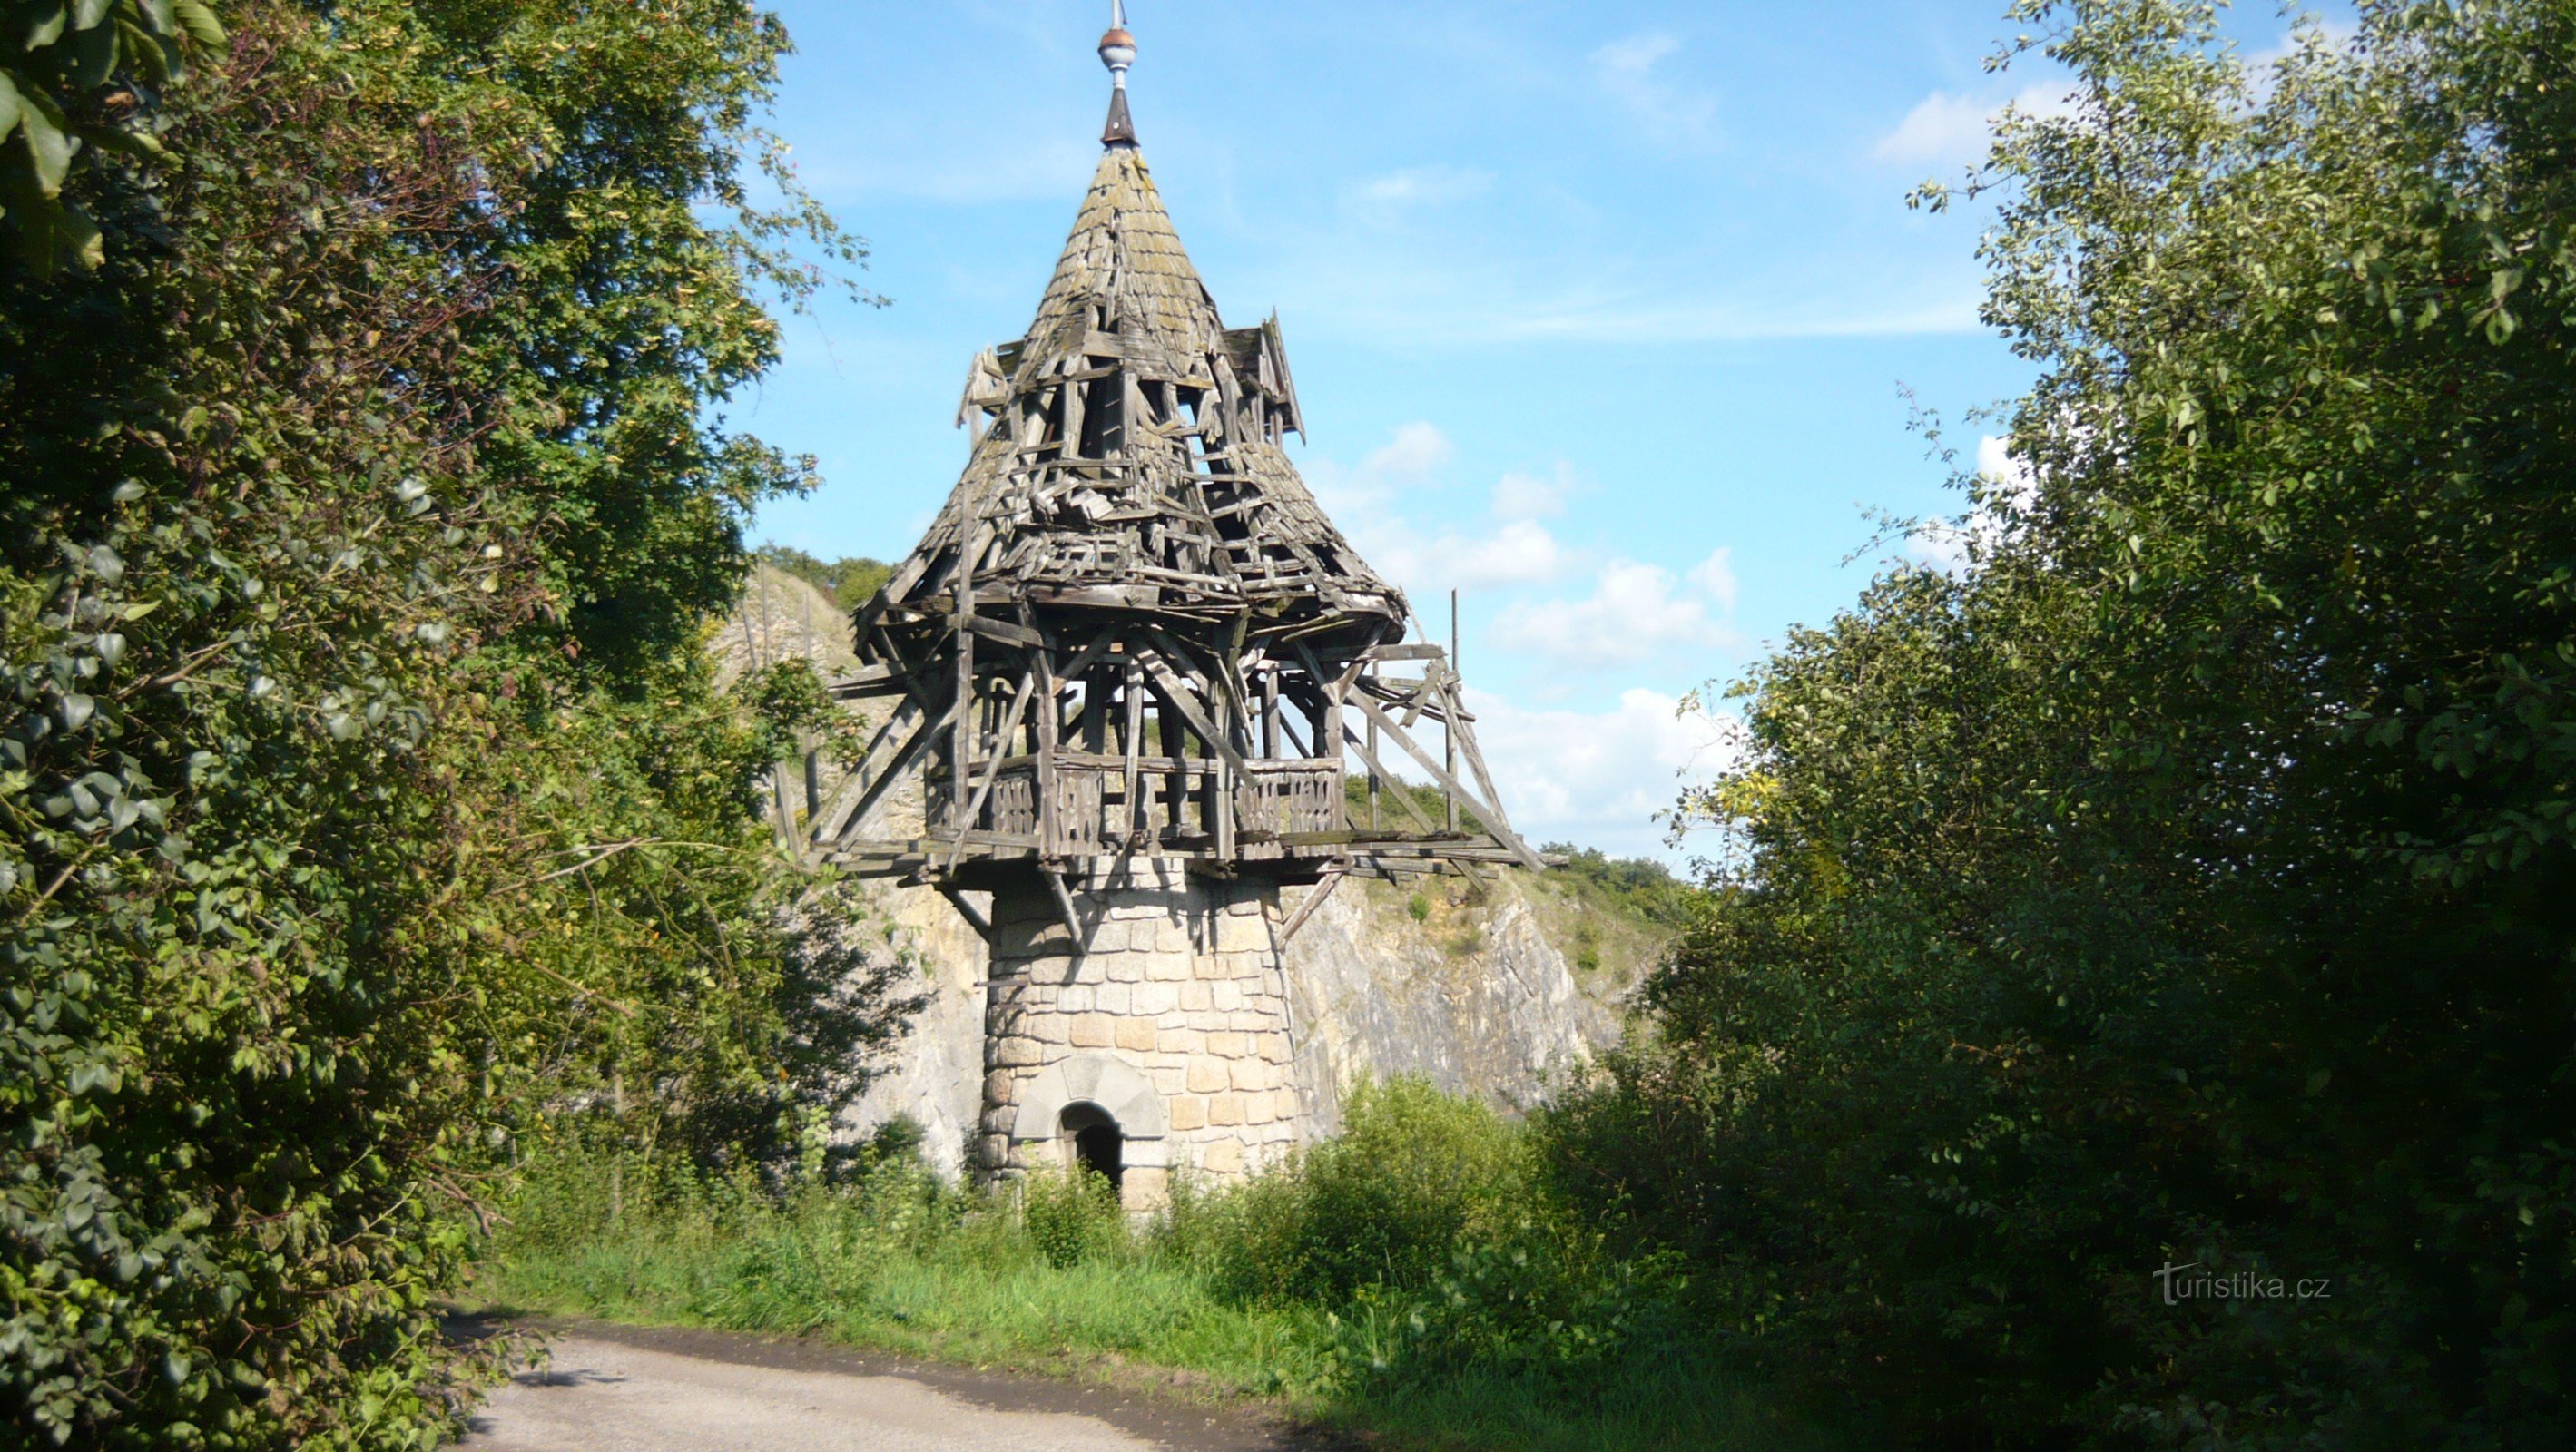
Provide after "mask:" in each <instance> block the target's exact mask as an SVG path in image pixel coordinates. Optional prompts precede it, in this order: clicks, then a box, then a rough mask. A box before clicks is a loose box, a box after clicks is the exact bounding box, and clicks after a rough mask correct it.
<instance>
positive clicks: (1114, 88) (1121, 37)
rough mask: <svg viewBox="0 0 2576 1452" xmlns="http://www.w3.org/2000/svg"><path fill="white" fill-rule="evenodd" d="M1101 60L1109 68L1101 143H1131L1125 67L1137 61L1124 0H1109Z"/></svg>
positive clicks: (1133, 140) (1133, 129) (1132, 125)
mask: <svg viewBox="0 0 2576 1452" xmlns="http://www.w3.org/2000/svg"><path fill="white" fill-rule="evenodd" d="M1100 63H1101V64H1102V65H1104V66H1107V67H1109V124H1108V125H1107V126H1106V127H1104V128H1102V130H1101V133H1100V142H1101V144H1102V145H1103V146H1120V145H1125V146H1133V145H1135V144H1136V126H1135V123H1134V122H1132V121H1130V120H1129V119H1128V117H1127V68H1128V67H1129V66H1132V65H1134V64H1135V63H1136V37H1134V36H1132V35H1129V34H1128V33H1127V6H1126V4H1125V0H1109V33H1108V34H1106V35H1104V36H1102V37H1100Z"/></svg>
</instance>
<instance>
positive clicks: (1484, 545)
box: [1305, 422, 1575, 600]
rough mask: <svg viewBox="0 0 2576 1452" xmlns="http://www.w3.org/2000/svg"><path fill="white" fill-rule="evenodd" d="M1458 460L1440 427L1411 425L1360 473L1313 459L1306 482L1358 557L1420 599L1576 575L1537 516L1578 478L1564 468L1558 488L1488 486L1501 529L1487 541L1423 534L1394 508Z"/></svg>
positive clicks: (1526, 483) (1511, 483) (1436, 481)
mask: <svg viewBox="0 0 2576 1452" xmlns="http://www.w3.org/2000/svg"><path fill="white" fill-rule="evenodd" d="M1457 454H1458V450H1457V446H1456V445H1455V444H1453V443H1451V442H1450V439H1449V436H1448V435H1447V434H1445V433H1443V432H1441V430H1440V428H1439V426H1438V425H1436V424H1431V423H1424V422H1416V423H1409V424H1406V425H1404V426H1403V427H1401V428H1399V429H1397V430H1396V431H1395V437H1394V438H1393V439H1391V440H1389V441H1388V442H1387V443H1386V444H1384V445H1382V446H1381V447H1379V448H1377V449H1374V450H1372V451H1370V453H1369V454H1368V456H1367V457H1365V458H1363V459H1361V460H1360V462H1359V465H1358V467H1356V468H1351V469H1344V468H1342V467H1340V466H1339V465H1337V464H1335V463H1334V462H1333V461H1332V460H1331V459H1329V458H1317V459H1313V460H1310V461H1308V463H1307V465H1306V468H1305V474H1306V478H1307V482H1308V483H1309V484H1310V485H1311V486H1312V487H1313V489H1314V491H1315V497H1316V499H1317V500H1318V501H1319V502H1320V503H1322V504H1323V506H1324V511H1325V513H1326V514H1328V515H1330V516H1331V517H1332V520H1333V522H1334V524H1336V525H1338V526H1339V527H1340V528H1341V531H1342V533H1343V534H1344V535H1345V536H1347V537H1348V538H1349V539H1350V541H1351V543H1352V544H1353V545H1354V546H1356V547H1357V548H1358V550H1359V552H1360V558H1362V559H1364V560H1366V561H1368V562H1369V564H1370V565H1371V566H1372V567H1373V568H1375V569H1376V570H1377V572H1378V573H1379V574H1381V575H1383V576H1385V577H1386V578H1387V579H1389V580H1392V581H1394V582H1395V584H1396V585H1398V586H1399V587H1401V588H1402V589H1404V590H1405V591H1407V592H1408V593H1410V594H1414V595H1417V596H1420V597H1422V598H1424V599H1426V600H1427V599H1429V598H1431V597H1433V596H1436V595H1439V594H1443V593H1446V592H1447V591H1449V590H1451V589H1490V588H1495V587H1500V586H1515V585H1539V584H1545V583H1547V582H1548V581H1551V580H1555V579H1559V578H1562V577H1563V576H1564V575H1565V573H1566V572H1567V571H1568V570H1570V569H1572V568H1573V567H1574V564H1575V556H1574V553H1573V551H1571V550H1569V549H1567V548H1566V547H1565V545H1564V544H1563V543H1562V542H1561V541H1559V540H1558V539H1557V538H1556V536H1555V535H1554V534H1552V533H1550V532H1549V531H1548V529H1547V527H1546V526H1544V525H1542V524H1540V523H1538V522H1537V520H1536V518H1535V517H1534V516H1535V515H1538V514H1542V513H1549V512H1552V511H1551V510H1548V509H1546V508H1544V507H1541V506H1543V505H1544V504H1545V502H1546V501H1545V499H1543V498H1541V497H1540V496H1541V495H1542V494H1543V493H1545V492H1546V491H1549V490H1561V489H1563V488H1570V487H1572V481H1573V480H1574V477H1575V476H1574V474H1573V471H1572V470H1571V469H1570V468H1566V467H1564V466H1560V467H1559V470H1558V482H1557V483H1555V484H1545V483H1543V481H1537V480H1532V479H1529V478H1528V477H1527V476H1523V475H1506V476H1504V479H1503V482H1502V483H1500V484H1497V485H1495V486H1494V497H1495V508H1494V515H1495V517H1496V519H1497V520H1498V521H1499V523H1498V524H1497V525H1496V527H1495V529H1494V530H1493V532H1492V533H1490V534H1479V533H1462V532H1461V531H1459V530H1458V529H1456V528H1454V527H1448V528H1442V529H1439V530H1436V531H1435V530H1426V529H1424V528H1422V527H1420V526H1419V525H1416V524H1415V523H1414V522H1413V521H1412V520H1410V519H1409V518H1407V517H1406V516H1405V515H1404V514H1403V513H1402V512H1401V508H1400V501H1401V500H1402V497H1403V496H1404V494H1405V493H1406V492H1408V491H1411V490H1421V489H1434V488H1438V487H1439V486H1440V484H1441V476H1442V475H1443V474H1445V473H1446V472H1447V471H1448V468H1449V466H1450V464H1451V463H1452V462H1454V461H1455V460H1456V458H1457Z"/></svg>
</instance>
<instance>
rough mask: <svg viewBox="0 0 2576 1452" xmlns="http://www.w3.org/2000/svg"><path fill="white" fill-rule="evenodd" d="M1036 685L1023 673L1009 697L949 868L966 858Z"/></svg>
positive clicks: (960, 818)
mask: <svg viewBox="0 0 2576 1452" xmlns="http://www.w3.org/2000/svg"><path fill="white" fill-rule="evenodd" d="M1037 684H1038V677H1037V672H1035V671H1028V672H1024V673H1023V674H1022V675H1021V676H1020V688H1019V690H1018V691H1017V692H1015V693H1013V695H1012V697H1011V711H1010V716H1009V718H1008V719H1006V720H1005V721H1003V723H1002V731H1001V736H1000V738H999V739H998V740H996V741H995V742H994V743H993V759H992V760H990V761H988V762H986V763H985V764H984V779H983V780H982V781H981V782H978V783H977V784H976V786H975V800H974V801H973V802H971V803H969V804H968V806H967V808H966V810H965V811H964V812H963V813H962V814H960V815H959V816H958V818H957V847H956V850H954V851H952V852H950V853H949V854H948V865H949V866H950V867H952V868H953V867H955V866H956V865H957V859H958V858H960V857H962V856H964V855H965V853H966V834H967V833H968V832H969V831H972V830H973V829H974V826H975V818H976V817H977V816H978V815H979V814H981V813H982V812H983V810H984V803H985V801H986V800H988V799H989V798H990V797H991V796H992V795H993V783H994V782H996V781H998V780H1000V779H1001V775H1002V763H1003V762H1004V761H1005V760H1007V759H1009V757H1010V752H1009V751H1008V750H1007V749H1005V748H1007V747H1008V746H1009V745H1010V741H1011V733H1012V732H1015V731H1017V730H1019V729H1020V715H1021V713H1022V712H1024V711H1026V710H1028V708H1029V697H1030V696H1032V695H1034V694H1036V692H1037ZM961 729H962V728H961Z"/></svg>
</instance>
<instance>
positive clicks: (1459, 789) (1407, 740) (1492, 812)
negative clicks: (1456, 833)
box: [1352, 695, 1547, 872]
mask: <svg viewBox="0 0 2576 1452" xmlns="http://www.w3.org/2000/svg"><path fill="white" fill-rule="evenodd" d="M1352 704H1353V705H1356V706H1358V707H1359V708H1360V711H1361V712H1362V713H1363V714H1364V715H1366V716H1367V717H1368V718H1369V719H1370V720H1372V721H1374V722H1376V723H1377V724H1378V726H1379V727H1380V729H1382V730H1384V731H1385V732H1386V733H1387V734H1388V735H1390V736H1393V737H1394V738H1395V744H1396V745H1398V746H1401V747H1403V748H1404V751H1405V754H1406V755H1407V756H1410V757H1412V758H1413V759H1414V761H1415V763H1416V764H1418V765H1420V766H1421V768H1422V769H1423V770H1424V771H1427V772H1429V773H1431V775H1432V777H1433V778H1434V779H1436V780H1437V781H1438V782H1439V783H1440V784H1441V785H1442V786H1444V787H1446V788H1448V789H1449V790H1451V791H1453V792H1456V793H1457V794H1458V795H1460V796H1461V797H1464V798H1466V800H1467V805H1469V806H1470V807H1473V808H1475V809H1476V814H1477V815H1478V816H1480V817H1482V818H1484V819H1485V830H1486V831H1487V832H1488V833H1490V834H1491V835H1492V836H1493V838H1494V840H1495V841H1497V842H1500V843H1502V844H1503V845H1505V846H1506V847H1508V848H1510V849H1511V850H1512V855H1513V856H1515V857H1517V858H1519V859H1520V860H1521V862H1522V864H1523V865H1524V866H1526V867H1528V868H1529V869H1530V870H1531V871H1533V872H1539V871H1544V870H1546V867H1547V859H1546V858H1543V857H1541V856H1539V855H1538V854H1537V853H1536V852H1533V851H1531V850H1530V848H1529V844H1528V843H1526V842H1523V841H1521V839H1520V836H1519V834H1518V833H1515V832H1513V831H1512V830H1511V828H1510V827H1509V826H1507V825H1505V824H1504V820H1503V814H1502V813H1501V812H1500V811H1497V810H1496V809H1495V808H1494V807H1493V806H1492V805H1491V804H1490V803H1487V802H1485V801H1482V800H1480V799H1479V798H1478V797H1477V796H1476V794H1475V793H1474V792H1471V791H1469V790H1467V789H1466V788H1465V787H1464V786H1461V785H1459V783H1458V779H1457V778H1456V777H1454V776H1452V775H1450V774H1449V773H1448V772H1446V771H1443V770H1441V768H1440V763H1438V762H1436V761H1433V760H1432V759H1431V756H1430V754H1429V753H1428V752H1425V751H1424V750H1423V749H1422V748H1421V747H1419V746H1416V745H1414V744H1413V738H1412V737H1410V736H1407V735H1405V734H1404V732H1403V731H1402V730H1400V729H1398V728H1397V726H1396V724H1395V723H1394V722H1393V721H1391V720H1388V719H1387V715H1386V713H1385V712H1384V711H1381V710H1379V709H1378V706H1377V703H1376V702H1375V701H1372V700H1370V699H1369V698H1368V697H1367V696H1365V695H1362V696H1359V697H1356V698H1354V700H1353V701H1352ZM1398 795H1399V796H1402V795H1403V794H1402V793H1398Z"/></svg>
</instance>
